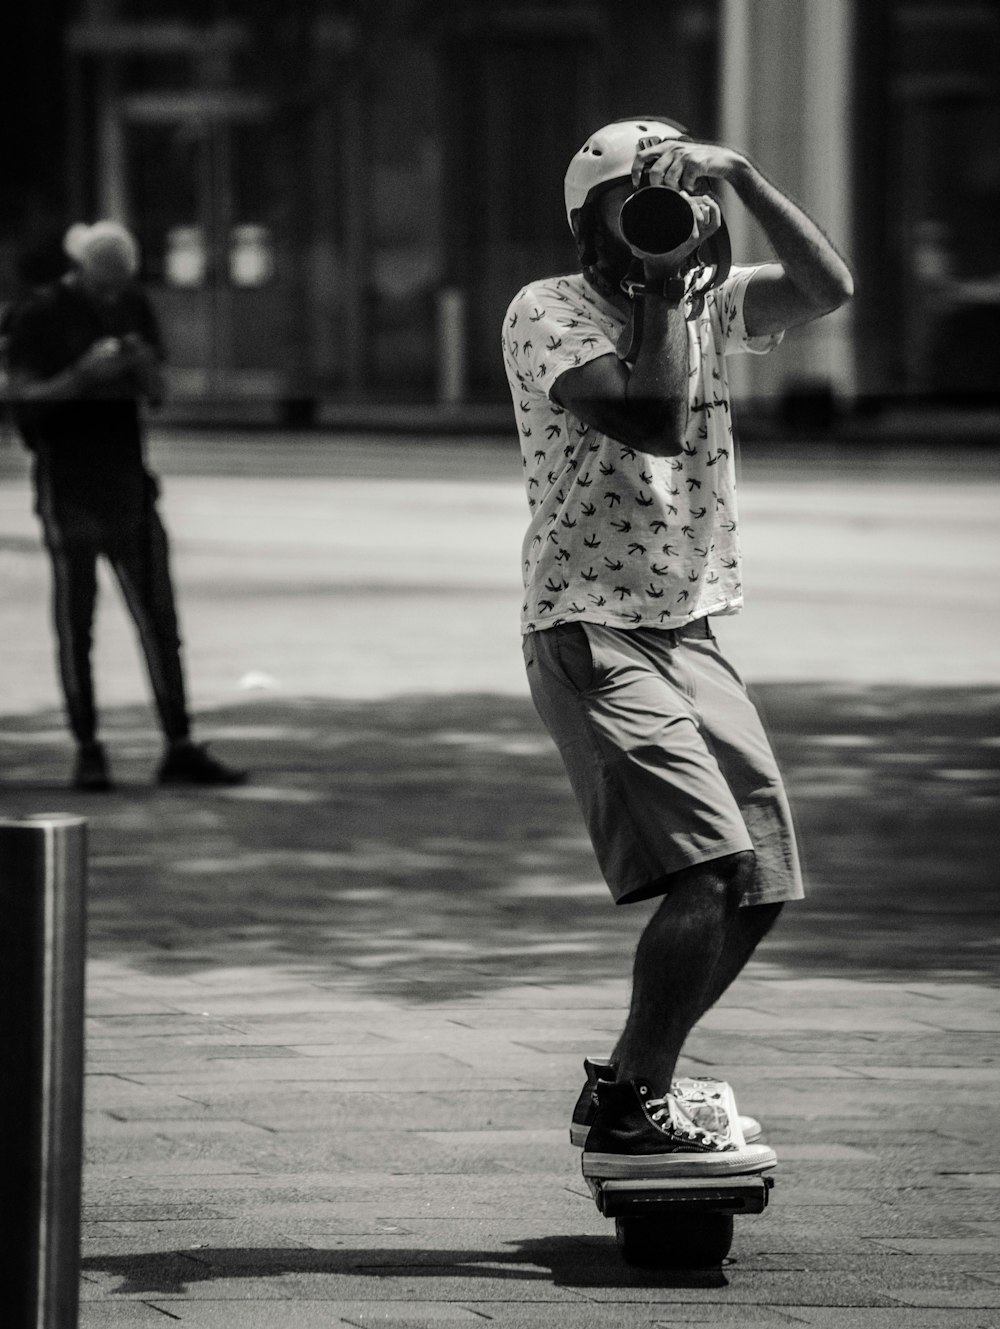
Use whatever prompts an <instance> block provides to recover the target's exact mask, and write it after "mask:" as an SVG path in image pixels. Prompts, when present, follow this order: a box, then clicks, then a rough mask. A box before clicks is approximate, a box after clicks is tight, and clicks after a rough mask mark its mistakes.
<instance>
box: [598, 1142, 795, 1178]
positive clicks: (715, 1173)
mask: <svg viewBox="0 0 1000 1329" xmlns="http://www.w3.org/2000/svg"><path fill="white" fill-rule="evenodd" d="M777 1162H778V1155H777V1154H776V1153H775V1152H774V1150H773V1149H769V1148H768V1146H767V1145H766V1144H750V1145H747V1146H746V1147H745V1148H743V1149H731V1150H724V1151H721V1150H720V1151H719V1152H718V1153H715V1152H712V1153H709V1154H686V1153H675V1154H646V1155H642V1154H598V1153H588V1152H587V1151H586V1150H584V1154H583V1175H584V1176H585V1177H594V1178H595V1179H598V1180H601V1181H628V1180H629V1179H631V1178H634V1179H635V1180H637V1181H649V1180H654V1179H656V1178H659V1177H731V1176H734V1175H735V1174H737V1173H742V1172H766V1171H767V1169H768V1168H772V1167H774V1166H775V1165H776V1163H777Z"/></svg>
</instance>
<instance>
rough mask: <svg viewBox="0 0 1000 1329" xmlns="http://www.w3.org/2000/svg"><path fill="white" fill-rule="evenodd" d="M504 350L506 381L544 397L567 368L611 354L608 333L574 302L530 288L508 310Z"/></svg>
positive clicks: (612, 352)
mask: <svg viewBox="0 0 1000 1329" xmlns="http://www.w3.org/2000/svg"><path fill="white" fill-rule="evenodd" d="M503 347H504V362H505V364H506V367H507V376H508V378H509V379H510V380H511V383H512V384H513V383H515V382H516V383H518V384H519V385H520V387H521V388H523V389H524V391H526V392H528V391H531V390H534V391H535V392H540V393H542V394H543V395H544V396H546V397H551V395H552V388H553V386H554V384H555V382H556V380H557V379H558V378H559V377H560V375H562V374H564V373H565V372H566V370H567V369H576V368H577V367H578V366H580V365H585V364H587V363H588V361H590V360H596V359H598V358H599V357H600V356H602V355H609V354H610V355H613V354H614V353H615V345H614V342H613V341H612V340H611V338H610V337H609V336H608V334H607V332H605V331H604V329H603V328H601V326H600V325H599V324H598V323H597V322H596V321H595V320H594V319H593V318H592V317H591V316H590V315H589V314H588V313H587V311H586V310H585V309H584V308H583V307H582V306H581V305H580V304H579V303H577V302H569V301H566V302H560V301H559V300H558V299H549V298H547V297H546V293H545V292H544V291H539V290H538V288H536V287H533V286H526V287H525V288H524V290H523V291H521V292H520V293H519V294H518V295H517V296H515V298H514V300H513V301H512V303H511V306H510V308H509V309H508V310H507V317H506V319H505V320H504V333H503Z"/></svg>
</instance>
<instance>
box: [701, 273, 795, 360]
mask: <svg viewBox="0 0 1000 1329" xmlns="http://www.w3.org/2000/svg"><path fill="white" fill-rule="evenodd" d="M761 266H762V265H761V264H756V265H747V266H737V267H733V268H732V269H731V271H730V273H729V276H728V277H727V278H726V280H725V281H724V282H723V283H722V285H721V287H720V288H719V289H718V290H717V291H715V292H714V293H713V294H714V295H715V297H716V300H715V308H716V311H717V312H718V317H719V320H720V332H721V337H722V353H723V355H739V354H740V353H741V352H744V351H745V352H748V353H749V354H750V355H766V354H767V352H768V351H773V350H774V348H775V347H776V346H778V345H780V343H781V341H782V338H783V337H784V335H785V334H784V333H783V332H772V333H767V334H765V335H764V336H762V337H751V336H750V334H749V333H748V332H747V325H746V321H745V319H744V316H743V302H744V300H745V298H746V292H747V287H748V286H749V285H750V282H751V280H752V279H753V275H754V273H755V272H757V271H758V269H759V268H760V267H761Z"/></svg>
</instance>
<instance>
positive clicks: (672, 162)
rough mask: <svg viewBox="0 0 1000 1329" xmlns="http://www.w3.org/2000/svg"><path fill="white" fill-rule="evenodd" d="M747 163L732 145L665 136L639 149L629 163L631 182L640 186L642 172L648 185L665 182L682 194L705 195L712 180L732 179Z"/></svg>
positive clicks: (669, 187) (668, 186) (664, 183)
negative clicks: (728, 146) (729, 146)
mask: <svg viewBox="0 0 1000 1329" xmlns="http://www.w3.org/2000/svg"><path fill="white" fill-rule="evenodd" d="M748 165H749V163H748V162H747V159H746V158H745V157H743V156H741V155H740V153H738V152H735V151H734V150H733V149H732V148H726V147H723V146H722V145H721V144H719V143H693V142H691V141H690V140H689V139H684V138H668V139H664V141H663V142H662V143H655V144H651V145H650V146H649V147H648V148H640V149H639V151H638V152H637V153H636V155H635V161H634V162H633V163H632V183H633V184H634V185H635V186H636V188H638V187H639V183H640V180H641V178H642V174H643V172H644V171H648V174H647V176H646V179H647V180H648V181H649V183H650V184H651V185H666V187H667V188H668V189H676V190H678V191H679V192H680V193H683V194H705V193H706V192H707V191H708V190H710V189H711V185H710V183H709V182H710V181H712V180H730V181H731V180H733V179H734V178H735V177H736V176H737V175H739V173H740V172H741V171H743V170H744V169H746V167H747V166H748Z"/></svg>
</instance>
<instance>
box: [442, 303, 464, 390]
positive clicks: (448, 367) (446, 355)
mask: <svg viewBox="0 0 1000 1329" xmlns="http://www.w3.org/2000/svg"><path fill="white" fill-rule="evenodd" d="M465 325H466V298H465V292H464V291H463V290H461V289H460V288H459V287H456V286H447V287H443V288H442V289H441V290H439V291H438V293H437V399H438V402H439V404H440V405H442V406H458V405H460V404H461V403H462V402H463V401H465V397H466V393H467V390H468V382H467V378H468V366H467V358H468V357H467V351H466V326H465Z"/></svg>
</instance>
